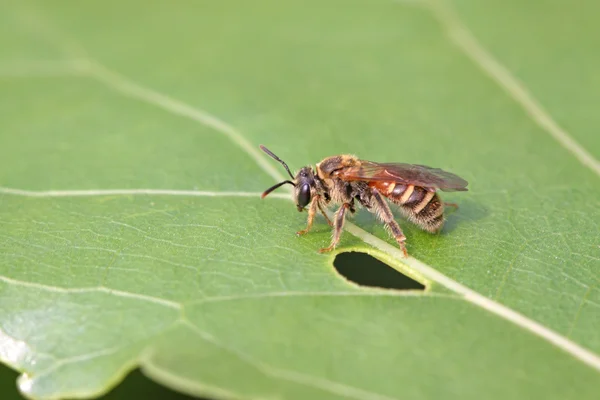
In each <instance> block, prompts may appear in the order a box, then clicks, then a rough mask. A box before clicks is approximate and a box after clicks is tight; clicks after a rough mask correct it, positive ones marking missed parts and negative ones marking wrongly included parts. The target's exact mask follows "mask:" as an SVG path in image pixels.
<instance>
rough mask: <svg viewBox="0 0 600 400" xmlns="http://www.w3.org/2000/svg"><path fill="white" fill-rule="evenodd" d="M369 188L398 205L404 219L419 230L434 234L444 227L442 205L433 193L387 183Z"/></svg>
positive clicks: (423, 189) (417, 187)
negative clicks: (374, 189)
mask: <svg viewBox="0 0 600 400" xmlns="http://www.w3.org/2000/svg"><path fill="white" fill-rule="evenodd" d="M369 186H371V187H374V188H376V189H377V190H378V191H379V192H380V193H381V194H382V195H384V196H386V197H387V198H388V199H389V200H390V201H391V202H392V203H395V204H397V205H399V206H400V207H399V208H400V211H401V212H402V214H403V215H404V216H405V217H406V219H408V220H409V221H410V222H412V223H414V224H415V225H417V226H419V227H420V228H421V229H423V230H425V231H428V232H431V233H435V232H437V231H439V230H440V229H441V228H442V226H443V225H444V203H442V201H441V200H440V198H439V196H438V195H437V193H436V192H435V191H429V190H427V189H425V188H422V187H420V186H414V185H402V184H399V183H389V182H371V183H370V185H369Z"/></svg>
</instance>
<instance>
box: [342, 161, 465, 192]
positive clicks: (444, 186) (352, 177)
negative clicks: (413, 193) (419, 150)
mask: <svg viewBox="0 0 600 400" xmlns="http://www.w3.org/2000/svg"><path fill="white" fill-rule="evenodd" d="M337 175H338V176H339V177H340V178H341V179H343V180H347V181H372V182H382V181H386V182H395V183H401V184H404V185H415V186H421V187H425V188H436V189H440V190H443V191H446V192H453V191H466V190H468V189H467V185H468V182H467V181H465V180H464V179H462V178H461V177H459V176H457V175H454V174H453V173H451V172H447V171H444V170H442V169H439V168H431V167H427V166H425V165H418V164H403V163H376V162H372V161H363V160H361V165H360V166H356V167H350V168H344V169H342V170H340V171H339V172H338V173H337Z"/></svg>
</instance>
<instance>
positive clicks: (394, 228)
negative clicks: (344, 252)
mask: <svg viewBox="0 0 600 400" xmlns="http://www.w3.org/2000/svg"><path fill="white" fill-rule="evenodd" d="M260 148H261V149H262V150H263V151H264V152H265V153H267V154H268V155H269V156H270V157H272V158H273V159H275V160H277V161H278V162H280V163H281V165H283V167H284V168H285V169H286V171H287V173H288V174H289V175H290V177H291V178H292V179H291V180H285V181H283V182H280V183H278V184H276V185H274V186H272V187H270V188H269V189H267V190H266V191H265V192H264V193H263V194H262V196H261V198H265V196H267V195H268V194H269V193H271V192H272V191H273V190H275V189H277V188H278V187H280V186H283V185H285V184H289V185H292V186H294V192H293V197H294V200H295V202H296V207H297V209H298V211H303V210H305V209H306V208H307V207H308V221H307V225H306V229H303V230H301V231H299V232H297V233H296V234H297V235H304V234H305V233H308V232H309V231H310V229H311V227H312V225H313V220H314V218H315V215H316V213H317V210H319V211H320V212H321V213H322V214H323V216H324V217H325V219H326V220H327V222H328V223H329V225H330V226H331V227H332V228H333V237H332V239H331V244H330V245H329V247H325V248H323V249H321V250H319V252H320V253H325V252H328V251H331V250H333V249H334V248H335V247H336V245H337V244H338V243H339V241H340V236H341V234H342V228H343V227H344V221H345V219H346V214H347V213H348V212H350V213H351V214H354V213H355V212H356V207H355V205H356V203H358V204H359V205H360V206H362V207H364V208H365V209H367V210H368V211H370V212H372V213H374V214H375V215H376V216H377V217H378V218H379V219H380V220H381V222H383V223H384V224H385V226H386V228H387V230H388V231H389V233H390V234H391V235H392V236H393V237H394V239H396V242H398V246H400V249H401V250H402V251H403V253H404V256H405V257H407V256H408V253H407V251H406V246H405V245H404V242H405V241H406V237H405V236H404V233H403V232H402V229H400V226H399V225H398V223H397V222H396V221H395V220H394V215H393V214H392V211H391V209H390V206H389V204H388V202H387V201H386V199H387V200H389V201H390V202H391V203H394V204H396V205H398V206H399V210H400V213H401V214H402V215H403V216H404V217H405V218H406V219H407V220H409V221H410V222H412V223H414V224H415V225H416V226H418V227H419V228H421V229H423V230H425V231H427V232H430V233H437V232H439V231H440V230H441V229H442V226H443V225H444V206H445V205H448V206H454V207H458V206H457V205H456V204H450V203H443V202H442V201H441V200H440V198H439V196H438V194H437V190H438V189H439V190H443V191H446V192H452V191H466V190H467V185H468V182H467V181H465V180H464V179H462V178H461V177H459V176H457V175H454V174H452V173H450V172H446V171H443V170H441V169H438V168H430V167H427V166H424V165H416V164H402V163H377V162H372V161H366V160H360V159H358V158H357V157H355V156H352V155H339V156H332V157H327V158H325V159H324V160H322V161H321V162H319V163H317V164H316V168H315V170H313V168H312V167H311V166H306V167H303V168H301V169H300V171H298V173H297V174H296V176H295V177H294V175H293V174H292V173H291V171H290V169H289V168H288V166H287V164H286V163H285V162H283V160H281V159H280V158H279V157H277V156H276V155H275V154H273V152H271V151H270V150H269V149H267V148H266V147H265V146H263V145H261V146H260ZM334 204H340V205H341V206H340V207H339V208H338V210H337V211H336V212H335V214H334V218H333V219H334V221H333V222H332V221H331V220H330V219H329V217H328V216H327V214H326V213H325V207H327V206H330V205H334Z"/></svg>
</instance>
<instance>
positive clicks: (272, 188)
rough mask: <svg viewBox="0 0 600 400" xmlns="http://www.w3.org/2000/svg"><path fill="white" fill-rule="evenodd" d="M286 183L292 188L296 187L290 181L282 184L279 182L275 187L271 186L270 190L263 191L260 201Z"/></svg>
mask: <svg viewBox="0 0 600 400" xmlns="http://www.w3.org/2000/svg"><path fill="white" fill-rule="evenodd" d="M286 183H289V184H290V185H292V186H296V184H295V183H294V182H292V181H283V182H279V183H278V184H277V185H273V186H271V187H270V188H268V189H267V190H265V191H264V193H263V194H261V195H260V198H261V199H264V198H265V197H267V195H268V194H269V193H271V192H272V191H273V190H275V189H277V188H278V187H279V186H283V185H285V184H286Z"/></svg>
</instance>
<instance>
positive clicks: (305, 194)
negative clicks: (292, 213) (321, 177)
mask: <svg viewBox="0 0 600 400" xmlns="http://www.w3.org/2000/svg"><path fill="white" fill-rule="evenodd" d="M309 202H310V186H309V185H302V186H301V187H300V190H299V191H298V207H300V208H304V207H306V205H307V204H308V203H309Z"/></svg>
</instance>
